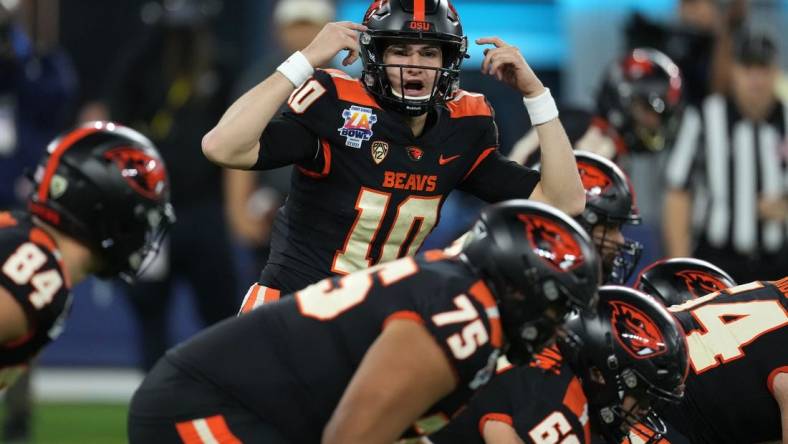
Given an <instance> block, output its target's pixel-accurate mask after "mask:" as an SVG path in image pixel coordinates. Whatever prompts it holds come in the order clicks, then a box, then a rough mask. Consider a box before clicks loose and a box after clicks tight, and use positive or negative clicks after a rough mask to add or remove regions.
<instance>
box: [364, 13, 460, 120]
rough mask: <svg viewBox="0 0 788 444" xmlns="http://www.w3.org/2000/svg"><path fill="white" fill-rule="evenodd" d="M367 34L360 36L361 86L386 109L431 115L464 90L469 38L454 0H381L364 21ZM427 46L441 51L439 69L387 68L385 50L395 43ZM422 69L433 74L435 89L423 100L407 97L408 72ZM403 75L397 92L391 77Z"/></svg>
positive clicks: (411, 114) (391, 65)
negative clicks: (461, 78) (463, 68)
mask: <svg viewBox="0 0 788 444" xmlns="http://www.w3.org/2000/svg"><path fill="white" fill-rule="evenodd" d="M362 23H363V24H364V25H365V26H367V28H368V29H367V31H366V32H363V33H361V35H360V36H359V43H360V48H361V54H360V55H361V61H362V64H363V67H364V69H363V73H362V76H361V80H362V83H363V84H364V86H365V87H366V88H367V90H368V91H369V92H370V93H371V94H372V95H373V96H375V98H376V99H377V100H378V101H380V102H381V103H382V104H384V105H386V106H388V107H390V108H392V109H395V110H396V111H398V112H400V113H402V114H406V115H409V116H418V115H421V114H424V113H426V112H427V111H429V110H430V109H431V108H432V107H434V106H436V105H438V104H441V103H443V102H445V101H446V100H449V99H450V98H451V97H452V95H453V94H454V93H455V92H456V90H457V89H458V88H459V76H460V66H461V65H462V61H463V59H465V58H467V57H468V55H467V51H468V39H467V37H466V36H465V35H463V31H462V25H461V23H460V17H459V15H458V14H457V11H456V10H455V9H454V6H452V4H451V2H450V1H449V0H423V1H421V2H419V1H415V0H376V1H374V2H373V3H372V4H371V5H370V7H369V9H368V10H367V12H366V14H365V15H364V19H363V22H362ZM409 43H410V44H413V43H418V44H426V45H434V46H436V47H438V48H440V53H441V56H442V64H441V65H440V66H437V67H436V66H412V65H407V64H387V63H385V61H384V55H385V52H386V49H387V48H388V47H390V46H391V45H396V44H409ZM408 68H418V69H420V70H425V71H427V72H428V73H429V78H430V79H433V80H434V82H433V86H432V88H431V89H428V90H427V91H426V94H423V95H421V96H411V95H408V94H407V91H406V82H405V77H406V76H405V71H406V70H407V69H408ZM387 71H393V72H394V73H395V74H394V75H397V76H399V81H398V82H397V83H399V85H400V87H399V88H393V87H392V83H391V80H390V78H389V72H387Z"/></svg>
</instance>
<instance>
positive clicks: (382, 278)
mask: <svg viewBox="0 0 788 444" xmlns="http://www.w3.org/2000/svg"><path fill="white" fill-rule="evenodd" d="M459 311H462V312H463V315H462V316H458V312H459ZM450 312H451V313H450ZM441 314H444V316H441ZM497 316H498V314H497V306H496V305H495V301H494V299H493V297H492V295H491V293H490V292H489V290H488V289H487V287H486V286H485V284H484V283H483V282H482V281H481V280H479V278H478V277H476V276H475V274H474V273H472V271H471V270H470V268H468V266H467V265H466V264H465V263H463V262H461V261H460V260H459V259H455V258H443V256H442V254H441V253H439V252H428V253H427V254H425V255H424V256H423V257H422V256H420V257H419V258H418V259H414V258H404V259H401V260H399V261H395V262H390V263H387V264H385V265H381V266H378V267H374V268H373V269H372V270H364V271H360V272H356V273H353V274H351V275H349V276H345V277H343V278H338V277H337V278H333V279H330V280H324V281H321V282H318V283H317V284H314V285H312V286H310V287H307V288H305V289H304V290H301V291H299V292H298V293H296V294H295V295H294V297H288V298H284V299H283V300H281V301H279V302H276V303H271V304H265V305H263V306H262V307H260V308H257V309H255V310H253V311H252V312H250V313H249V314H246V315H244V316H241V317H239V318H235V319H232V320H228V321H224V322H222V323H220V324H218V325H217V326H215V327H211V328H209V329H208V330H205V331H203V332H202V333H200V334H198V335H197V336H195V337H194V338H193V339H192V340H190V341H188V342H186V343H185V344H183V345H180V346H178V347H176V348H174V349H172V350H171V351H170V352H168V354H167V355H166V356H165V357H164V358H162V360H160V361H159V364H157V365H156V367H154V369H153V370H152V371H151V373H150V374H149V375H148V377H147V378H146V380H145V382H143V384H142V386H141V387H140V389H139V390H138V391H137V393H136V394H135V396H134V398H133V400H132V404H131V408H130V415H129V438H130V441H131V442H132V443H138V442H139V443H142V442H145V443H147V442H158V443H166V442H181V440H183V441H186V442H188V441H187V440H186V439H185V438H184V435H183V434H182V433H181V435H180V440H179V437H178V435H177V434H176V429H177V430H180V429H179V428H178V427H180V428H193V426H194V427H196V426H197V424H203V423H200V422H199V421H201V420H203V419H206V418H214V419H213V420H214V422H216V421H217V419H216V418H217V417H218V418H221V420H222V421H223V424H225V426H223V428H227V429H229V431H230V432H231V433H232V434H233V435H234V436H236V437H237V438H238V439H240V440H241V441H243V442H280V441H281V442H290V443H313V442H319V441H320V436H321V434H322V431H323V428H324V427H325V425H326V423H327V422H328V420H329V419H330V417H331V414H332V413H333V411H334V409H335V408H336V406H337V404H338V402H339V400H340V398H341V396H342V394H343V392H344V390H345V388H346V386H347V385H348V384H349V382H350V379H351V378H352V376H353V374H354V372H355V371H356V368H357V367H358V366H359V364H360V362H361V359H362V358H363V357H364V354H365V353H366V352H367V349H368V348H369V347H370V346H371V345H372V343H373V342H374V341H375V339H376V338H377V336H378V335H379V334H380V332H381V331H382V329H384V328H385V324H386V322H387V321H388V320H391V319H397V318H404V319H410V320H413V321H416V322H420V323H423V325H424V326H425V327H426V328H427V330H428V331H429V332H430V333H431V334H432V335H433V336H434V337H435V339H436V341H437V342H438V344H439V345H440V346H441V347H442V348H443V349H444V351H445V353H446V356H447V357H448V358H449V360H450V361H451V364H452V366H453V367H454V370H455V374H456V375H457V380H458V385H457V388H456V390H455V391H454V392H453V393H452V394H450V395H449V396H447V397H445V398H444V399H441V400H440V401H438V402H437V403H436V404H435V405H434V406H433V408H432V409H431V410H430V412H428V414H437V413H443V414H445V415H447V416H450V415H452V414H454V413H455V412H456V411H457V410H458V409H459V408H460V407H461V406H462V405H463V404H464V403H465V401H466V400H467V399H468V398H469V397H470V395H471V393H472V392H473V391H474V390H475V389H477V388H478V387H480V386H481V385H483V384H484V383H486V382H487V380H488V379H489V378H490V377H491V376H492V375H493V374H494V370H495V362H496V359H497V357H498V355H499V352H498V348H499V347H500V346H501V343H502V340H503V337H502V330H501V324H500V321H499V319H498V317H497ZM471 324H477V325H476V326H475V328H474V331H476V332H477V333H478V336H476V338H477V340H476V342H473V341H466V340H463V335H462V332H463V329H464V328H465V327H467V326H469V325H471ZM477 328H478V330H477ZM477 344H478V345H477ZM195 421H198V422H195ZM174 424H177V425H178V426H176V427H174ZM217 433H219V432H217ZM272 435H277V436H278V439H279V441H277V440H276V439H275V438H266V439H268V441H266V440H264V439H262V438H260V437H261V436H266V437H270V436H272ZM247 440H248V441H247Z"/></svg>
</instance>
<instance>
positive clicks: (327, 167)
mask: <svg viewBox="0 0 788 444" xmlns="http://www.w3.org/2000/svg"><path fill="white" fill-rule="evenodd" d="M320 146H321V147H322V148H323V170H322V171H320V172H319V173H318V172H316V171H310V170H308V169H306V168H304V167H302V166H299V167H298V170H299V171H301V172H302V173H303V174H305V175H307V176H309V177H312V178H315V179H321V178H323V177H326V176H328V173H330V172H331V144H330V143H329V142H328V140H326V139H320Z"/></svg>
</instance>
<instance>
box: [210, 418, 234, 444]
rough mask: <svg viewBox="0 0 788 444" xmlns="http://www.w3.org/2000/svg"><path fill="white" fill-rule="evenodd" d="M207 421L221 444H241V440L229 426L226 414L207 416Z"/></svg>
mask: <svg viewBox="0 0 788 444" xmlns="http://www.w3.org/2000/svg"><path fill="white" fill-rule="evenodd" d="M205 422H206V423H207V424H208V428H209V429H210V430H211V433H212V434H213V436H214V438H216V440H217V441H218V442H219V443H220V444H241V440H239V439H238V438H237V437H236V436H235V435H233V432H231V431H230V428H229V427H227V422H226V421H225V420H224V416H222V415H216V416H211V417H210V418H205Z"/></svg>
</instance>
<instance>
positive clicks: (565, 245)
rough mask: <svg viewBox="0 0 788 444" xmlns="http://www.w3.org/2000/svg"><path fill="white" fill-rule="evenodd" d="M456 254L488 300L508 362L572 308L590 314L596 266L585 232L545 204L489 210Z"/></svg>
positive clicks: (536, 347)
mask: <svg viewBox="0 0 788 444" xmlns="http://www.w3.org/2000/svg"><path fill="white" fill-rule="evenodd" d="M461 257H462V258H463V259H464V260H466V261H467V262H468V263H469V264H470V266H471V267H472V268H474V269H476V270H477V271H478V272H479V273H480V275H481V276H482V277H483V278H484V279H485V281H486V283H487V284H488V285H489V287H490V288H491V290H492V292H493V294H494V295H495V297H496V299H497V302H498V307H499V310H500V316H501V323H502V326H503V329H504V333H505V336H506V338H507V345H506V349H505V350H504V352H505V353H506V356H507V358H508V359H509V360H510V361H511V362H512V363H513V364H515V365H517V364H520V363H524V362H528V361H529V360H530V359H531V358H532V356H533V354H534V353H537V352H539V351H540V350H541V349H542V348H543V347H544V346H545V345H547V344H548V343H550V342H551V341H552V339H553V338H554V336H555V334H556V332H557V331H558V330H559V329H560V327H561V325H562V324H563V322H564V320H565V318H566V317H567V316H568V314H569V313H571V312H572V311H575V310H583V311H593V310H594V307H595V306H596V299H597V297H596V290H597V287H598V285H599V279H600V264H599V262H600V261H599V257H598V255H597V253H596V250H595V248H594V246H593V244H592V243H591V239H590V238H589V236H588V234H587V233H586V232H585V231H584V230H583V229H582V228H581V227H580V226H579V225H578V224H577V222H575V221H574V220H572V218H571V217H569V216H567V215H566V214H564V213H562V212H560V211H559V210H557V209H555V208H553V207H550V206H548V205H545V204H541V203H537V202H531V201H527V200H510V201H506V202H502V203H498V204H495V205H490V206H488V207H486V208H485V209H483V210H482V212H481V216H480V217H479V220H478V221H477V223H476V225H475V226H474V227H473V229H472V232H471V234H470V235H469V236H468V238H467V239H466V242H465V245H464V246H463V250H462V255H461Z"/></svg>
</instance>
